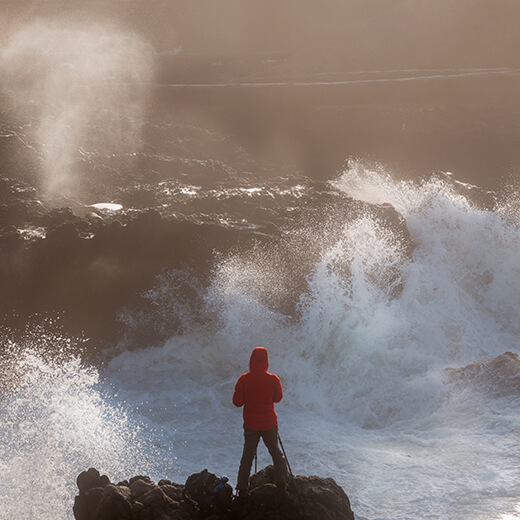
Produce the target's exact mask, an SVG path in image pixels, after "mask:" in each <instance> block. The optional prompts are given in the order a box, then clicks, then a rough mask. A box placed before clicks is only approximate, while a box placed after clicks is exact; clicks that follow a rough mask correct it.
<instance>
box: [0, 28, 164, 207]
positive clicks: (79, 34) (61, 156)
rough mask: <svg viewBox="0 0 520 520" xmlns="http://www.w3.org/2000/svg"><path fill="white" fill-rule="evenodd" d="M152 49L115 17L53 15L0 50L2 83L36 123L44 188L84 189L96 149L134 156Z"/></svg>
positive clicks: (73, 192) (55, 192)
mask: <svg viewBox="0 0 520 520" xmlns="http://www.w3.org/2000/svg"><path fill="white" fill-rule="evenodd" d="M153 56H154V54H153V51H152V49H151V48H150V46H149V45H148V44H147V43H146V42H145V41H143V40H142V39H141V38H140V37H139V36H137V35H135V34H130V33H124V32H122V31H118V30H117V28H116V27H114V26H111V25H109V24H91V25H88V26H86V25H79V24H78V25H76V26H74V25H73V24H71V23H67V24H64V23H61V22H60V23H58V22H55V23H49V22H48V21H40V22H35V23H32V24H31V25H28V26H25V27H24V28H22V29H21V30H20V31H18V32H17V33H15V34H14V35H13V36H12V37H11V39H10V41H9V43H8V45H7V46H6V47H5V48H4V49H3V50H2V51H0V70H1V72H2V78H3V79H2V80H1V81H2V83H3V85H2V86H3V87H4V89H5V91H6V92H7V93H8V95H9V97H10V98H11V99H12V102H13V107H14V113H15V114H16V115H17V116H19V117H20V118H22V119H24V120H26V121H27V122H28V123H29V125H30V128H31V130H30V134H29V135H26V136H25V137H26V140H27V142H28V143H30V144H31V146H33V147H34V148H35V149H36V150H37V151H38V153H39V156H40V158H41V162H42V166H41V168H42V172H41V175H42V178H41V187H42V189H43V190H44V192H45V194H46V195H48V196H49V197H51V198H52V197H57V196H66V197H71V196H80V195H81V194H82V189H84V188H85V187H86V186H87V185H88V183H89V176H91V175H92V172H93V169H94V167H93V166H92V160H90V159H91V158H92V157H94V156H95V155H96V154H100V155H110V154H120V155H122V156H125V157H130V158H132V157H134V156H135V154H136V152H137V151H138V150H139V144H140V141H141V128H142V121H143V115H144V110H145V108H146V105H147V85H149V83H150V81H151V79H152V76H153V72H154V63H153ZM80 160H81V161H82V162H83V163H84V164H86V166H87V167H86V168H85V167H84V166H83V167H81V166H79V164H78V163H79V162H80ZM97 180H98V179H96V181H97Z"/></svg>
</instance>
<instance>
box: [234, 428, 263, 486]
mask: <svg viewBox="0 0 520 520" xmlns="http://www.w3.org/2000/svg"><path fill="white" fill-rule="evenodd" d="M259 440H260V432H257V431H255V430H249V429H248V428H245V427H244V451H243V452H242V459H241V460H240V467H239V469H238V478H237V489H238V491H247V490H248V489H249V474H250V473H251V464H253V459H254V458H255V453H256V448H257V446H258V441H259Z"/></svg>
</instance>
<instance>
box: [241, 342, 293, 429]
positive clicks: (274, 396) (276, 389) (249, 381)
mask: <svg viewBox="0 0 520 520" xmlns="http://www.w3.org/2000/svg"><path fill="white" fill-rule="evenodd" d="M268 367H269V356H268V354H267V349H266V348H264V347H256V348H255V349H254V350H253V352H252V354H251V359H250V361H249V372H246V373H245V374H242V375H241V376H240V377H239V378H238V381H237V384H236V385H235V393H234V394H233V404H234V405H235V406H243V407H244V426H245V427H246V428H249V429H250V430H257V431H264V430H272V429H273V428H275V427H276V425H277V424H278V418H277V416H276V412H275V411H274V403H278V402H280V401H281V400H282V397H283V393H282V383H281V382H280V378H279V377H278V376H277V375H275V374H270V373H269V372H268V371H267V369H268Z"/></svg>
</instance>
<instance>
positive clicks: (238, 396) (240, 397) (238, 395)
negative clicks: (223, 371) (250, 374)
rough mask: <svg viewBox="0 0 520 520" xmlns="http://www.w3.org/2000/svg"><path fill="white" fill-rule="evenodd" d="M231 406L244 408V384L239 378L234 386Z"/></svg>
mask: <svg viewBox="0 0 520 520" xmlns="http://www.w3.org/2000/svg"><path fill="white" fill-rule="evenodd" d="M233 404H234V405H235V406H238V407H240V406H244V383H243V381H242V377H240V378H239V379H238V381H237V384H236V385H235V393H234V394H233Z"/></svg>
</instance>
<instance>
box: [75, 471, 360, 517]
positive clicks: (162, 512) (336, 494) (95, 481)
mask: <svg viewBox="0 0 520 520" xmlns="http://www.w3.org/2000/svg"><path fill="white" fill-rule="evenodd" d="M269 480H271V481H269ZM273 481H274V470H273V468H272V466H268V467H267V468H265V469H263V470H262V471H260V472H259V473H257V474H256V475H253V476H252V478H251V491H250V494H249V496H247V497H243V496H241V497H238V498H235V499H234V500H233V499H232V496H231V494H232V489H231V486H229V484H227V483H224V482H222V481H221V480H220V479H219V477H217V476H216V475H214V474H213V473H210V472H208V470H203V471H201V472H200V473H195V474H193V475H191V476H190V477H189V478H188V479H187V481H186V484H185V485H184V486H183V485H181V484H175V483H171V482H170V481H166V480H161V481H160V484H159V485H155V484H154V483H153V482H152V481H151V480H150V478H149V477H142V476H137V477H133V478H132V479H130V484H129V485H118V486H114V485H112V484H110V483H109V482H108V478H107V477H102V476H100V475H99V472H97V471H96V470H94V469H90V470H89V471H86V472H83V473H82V474H81V475H80V476H79V477H78V487H79V488H80V494H79V496H77V497H76V500H75V503H74V515H75V518H76V520H309V519H312V520H354V514H353V512H352V510H351V508H350V502H349V499H348V497H347V495H346V494H345V492H344V491H343V489H341V487H340V486H338V485H337V484H336V482H334V480H333V479H330V478H325V479H324V478H319V477H314V476H311V477H304V476H297V477H294V478H293V479H292V480H291V482H290V483H289V484H288V485H287V486H286V487H284V488H280V487H277V486H276V485H275V484H274V482H273ZM125 482H126V481H125ZM221 483H222V484H223V485H222V486H220V487H218V486H219V484H221ZM216 487H217V491H216V492H215V488H216ZM145 490H147V491H145ZM142 491H145V492H144V493H142ZM219 494H220V495H219Z"/></svg>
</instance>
